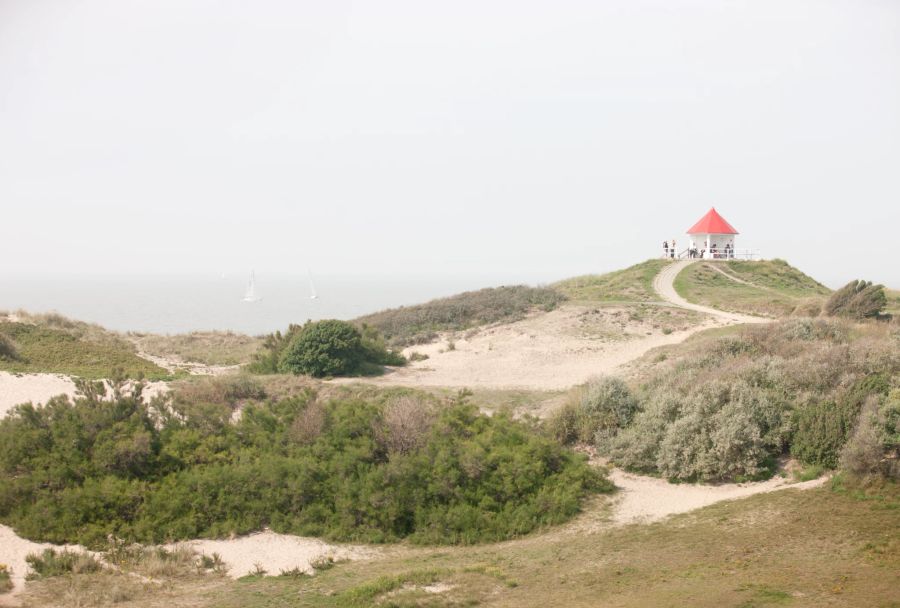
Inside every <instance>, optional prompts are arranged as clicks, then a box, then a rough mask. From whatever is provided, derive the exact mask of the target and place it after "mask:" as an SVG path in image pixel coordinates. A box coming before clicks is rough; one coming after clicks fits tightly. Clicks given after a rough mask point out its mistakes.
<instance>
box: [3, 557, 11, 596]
mask: <svg viewBox="0 0 900 608" xmlns="http://www.w3.org/2000/svg"><path fill="white" fill-rule="evenodd" d="M12 588H13V583H12V570H11V569H10V567H9V566H7V565H6V564H0V595H2V594H4V593H9V592H10V591H12Z"/></svg>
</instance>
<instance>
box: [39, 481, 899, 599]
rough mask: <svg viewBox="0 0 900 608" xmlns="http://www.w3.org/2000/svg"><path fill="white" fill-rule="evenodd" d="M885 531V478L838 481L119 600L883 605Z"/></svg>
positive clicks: (895, 561) (49, 586) (890, 586)
mask: <svg viewBox="0 0 900 608" xmlns="http://www.w3.org/2000/svg"><path fill="white" fill-rule="evenodd" d="M598 508H602V507H598ZM898 527H900V489H898V486H897V485H896V484H890V483H887V484H884V485H881V486H876V487H872V488H868V489H866V488H860V487H854V486H848V485H846V484H845V483H844V482H843V481H842V480H840V479H839V480H837V481H836V482H835V483H833V484H831V485H830V486H826V487H823V488H819V489H814V490H804V491H795V490H784V491H780V492H775V493H771V494H759V495H756V496H753V497H750V498H747V499H744V500H738V501H730V502H723V503H719V504H716V505H712V506H710V507H706V508H704V509H701V510H699V511H694V512H692V513H686V514H683V515H678V516H675V517H673V518H671V519H669V520H666V521H663V522H659V523H655V524H650V525H631V526H625V527H619V528H602V527H601V528H599V529H594V530H590V529H581V528H578V527H577V524H576V527H573V528H571V529H569V530H554V531H550V532H545V533H541V534H535V535H532V536H529V537H527V538H524V539H520V540H516V541H511V542H505V543H499V544H490V545H476V546H470V547H449V548H448V547H440V548H413V547H408V546H401V547H399V548H396V549H393V550H391V551H388V552H385V553H383V554H382V555H381V556H380V557H377V558H375V559H371V560H365V561H359V562H347V563H343V564H340V565H337V566H335V567H334V568H331V569H329V570H325V571H321V572H319V573H317V574H316V575H315V576H314V577H292V576H273V577H265V578H263V577H245V578H243V579H240V580H237V581H230V580H226V579H221V578H211V577H207V579H205V580H204V579H200V578H198V577H193V578H183V579H174V578H172V579H166V578H163V579H161V580H162V582H163V584H162V585H158V586H146V587H145V588H144V589H143V590H142V591H141V594H140V595H135V596H134V597H133V598H132V599H131V600H130V601H131V603H129V605H130V606H139V607H159V606H164V605H165V606H171V605H191V606H203V607H212V606H216V607H221V608H236V607H241V608H263V607H273V606H296V607H309V608H355V607H358V606H401V607H412V606H434V607H437V606H474V605H478V606H498V607H499V606H516V607H519V606H522V607H528V606H540V607H545V606H567V607H569V606H571V607H575V608H578V607H594V606H619V607H623V608H631V607H643V606H696V607H699V608H704V607H716V608H718V607H720V606H734V607H738V606H741V607H745V608H750V607H760V608H761V607H765V606H780V605H784V606H794V607H812V606H823V605H828V606H848V607H849V606H896V605H897V602H898V601H900V591H898V589H900V586H898V583H900V580H898V574H897V573H898V572H900V542H898V540H897V538H896V533H895V532H896V530H897V529H898ZM104 577H107V578H104ZM125 577H126V575H123V574H120V575H118V576H116V577H113V576H112V575H111V574H109V573H93V574H84V575H79V576H75V577H70V578H62V577H57V578H49V579H45V580H41V581H37V582H35V583H33V584H32V586H31V587H30V588H29V589H28V590H27V592H26V595H25V601H26V606H29V605H31V606H62V605H67V604H65V603H64V601H63V600H64V596H65V594H66V593H70V591H69V590H70V589H72V588H73V587H75V586H78V588H81V589H95V590H97V591H95V592H97V593H99V590H100V589H101V588H102V585H105V586H107V587H108V586H110V585H112V584H114V582H115V581H116V580H120V579H121V578H125ZM94 582H95V583H96V585H89V584H88V583H94ZM211 583H212V584H211ZM68 605H71V604H68Z"/></svg>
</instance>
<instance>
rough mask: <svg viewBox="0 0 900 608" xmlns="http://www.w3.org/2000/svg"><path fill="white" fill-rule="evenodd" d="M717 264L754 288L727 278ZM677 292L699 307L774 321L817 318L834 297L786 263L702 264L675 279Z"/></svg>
mask: <svg viewBox="0 0 900 608" xmlns="http://www.w3.org/2000/svg"><path fill="white" fill-rule="evenodd" d="M713 264H715V265H717V266H718V267H719V268H721V269H722V270H723V271H724V272H725V273H727V274H730V275H732V276H734V277H737V278H739V279H741V280H743V281H746V282H747V283H750V284H749V285H747V284H743V283H739V282H737V281H735V280H733V279H731V278H729V277H728V276H725V275H724V274H722V273H721V272H718V271H716V270H715V268H714V267H713ZM675 290H676V291H677V292H678V294H679V295H681V297H683V298H685V299H686V300H688V301H689V302H694V303H696V304H703V305H705V306H711V307H713V308H717V309H720V310H727V311H732V312H742V313H749V314H756V315H764V316H770V317H784V316H789V315H792V314H801V315H812V316H815V315H817V314H819V311H820V309H821V307H822V304H823V303H824V302H825V299H826V297H827V296H828V294H829V293H830V291H829V290H828V288H827V287H825V286H823V285H821V284H820V283H818V282H816V281H815V280H814V279H812V278H810V277H809V276H807V275H805V274H803V273H802V272H801V271H799V270H797V269H796V268H793V267H792V266H790V265H789V264H787V263H786V262H784V261H782V260H764V261H756V262H746V261H736V260H732V261H714V262H699V263H696V264H692V265H690V266H688V267H687V268H685V269H684V270H683V271H682V272H681V273H680V274H679V275H678V276H677V277H676V278H675Z"/></svg>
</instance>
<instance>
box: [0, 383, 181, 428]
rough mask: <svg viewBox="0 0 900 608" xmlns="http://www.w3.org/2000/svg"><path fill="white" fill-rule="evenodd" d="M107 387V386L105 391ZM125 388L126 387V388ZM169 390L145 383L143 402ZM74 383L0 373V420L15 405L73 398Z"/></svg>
mask: <svg viewBox="0 0 900 608" xmlns="http://www.w3.org/2000/svg"><path fill="white" fill-rule="evenodd" d="M108 388H109V385H108V384H107V389H108ZM126 388H127V387H126ZM168 390H169V385H168V384H167V383H166V382H145V383H144V392H143V395H144V400H145V401H149V400H150V399H152V398H153V397H155V396H157V395H160V394H163V393H165V392H167V391H168ZM75 391H76V389H75V382H74V381H73V380H72V379H71V378H70V377H69V376H64V375H62V374H11V373H9V372H0V418H2V417H3V416H6V414H7V413H8V412H9V410H11V409H12V408H13V407H15V406H16V405H19V404H20V403H28V402H31V403H33V404H35V405H37V404H39V403H47V401H49V400H50V399H51V398H53V397H56V396H57V395H67V396H68V397H70V398H71V397H74V396H75Z"/></svg>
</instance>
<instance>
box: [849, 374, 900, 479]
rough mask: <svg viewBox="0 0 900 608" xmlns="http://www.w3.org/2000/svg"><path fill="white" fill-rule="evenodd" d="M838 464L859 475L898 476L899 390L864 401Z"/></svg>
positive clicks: (899, 438) (899, 455)
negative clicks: (886, 396)
mask: <svg viewBox="0 0 900 608" xmlns="http://www.w3.org/2000/svg"><path fill="white" fill-rule="evenodd" d="M841 467H842V468H843V469H844V470H846V471H848V472H850V473H852V474H853V475H856V476H858V477H867V476H872V475H883V476H885V477H889V478H893V479H900V390H897V389H895V390H894V391H892V393H891V394H890V396H889V397H888V398H886V399H884V400H881V401H879V400H878V399H874V398H870V399H868V400H867V401H866V404H865V405H864V406H863V410H862V412H861V413H860V416H859V422H858V424H857V426H856V429H855V430H854V432H853V434H852V436H851V437H850V439H849V440H848V441H847V443H846V445H845V446H844V449H843V452H842V453H841Z"/></svg>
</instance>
